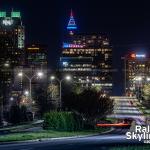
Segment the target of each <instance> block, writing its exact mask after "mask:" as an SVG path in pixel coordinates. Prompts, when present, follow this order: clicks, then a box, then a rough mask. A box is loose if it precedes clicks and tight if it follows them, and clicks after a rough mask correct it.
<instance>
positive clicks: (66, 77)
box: [50, 75, 71, 108]
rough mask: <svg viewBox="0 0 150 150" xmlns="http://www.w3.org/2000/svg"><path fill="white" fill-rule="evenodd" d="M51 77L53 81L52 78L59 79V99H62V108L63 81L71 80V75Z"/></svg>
mask: <svg viewBox="0 0 150 150" xmlns="http://www.w3.org/2000/svg"><path fill="white" fill-rule="evenodd" d="M50 79H51V81H52V80H57V81H58V82H59V100H60V104H59V105H60V108H61V107H62V82H63V81H65V80H66V81H70V80H71V76H69V75H67V76H65V77H64V78H63V79H61V80H60V79H58V78H56V77H55V76H51V77H50Z"/></svg>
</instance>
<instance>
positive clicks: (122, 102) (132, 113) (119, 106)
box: [109, 97, 145, 124]
mask: <svg viewBox="0 0 150 150" xmlns="http://www.w3.org/2000/svg"><path fill="white" fill-rule="evenodd" d="M114 99H115V109H114V114H112V115H109V117H112V118H118V119H125V118H132V119H133V120H135V121H136V123H137V124H142V123H143V122H144V120H145V116H144V115H143V113H142V112H141V111H140V110H139V108H138V107H137V106H136V103H137V102H138V100H137V99H136V98H134V97H131V98H130V97H115V98H114Z"/></svg>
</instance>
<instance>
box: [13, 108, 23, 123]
mask: <svg viewBox="0 0 150 150" xmlns="http://www.w3.org/2000/svg"><path fill="white" fill-rule="evenodd" d="M10 122H11V123H13V124H18V123H20V122H21V111H20V107H19V106H18V105H13V106H11V108H10Z"/></svg>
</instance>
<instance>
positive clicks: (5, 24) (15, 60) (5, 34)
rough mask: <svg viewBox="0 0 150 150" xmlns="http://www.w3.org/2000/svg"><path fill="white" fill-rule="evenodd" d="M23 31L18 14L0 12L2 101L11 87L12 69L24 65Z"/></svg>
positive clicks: (7, 96)
mask: <svg viewBox="0 0 150 150" xmlns="http://www.w3.org/2000/svg"><path fill="white" fill-rule="evenodd" d="M24 42H25V30H24V26H23V24H22V20H21V14H20V12H16V11H12V12H11V13H8V12H7V13H6V12H2V11H0V52H1V54H0V81H1V86H2V87H3V96H4V99H8V98H9V91H10V90H11V88H12V86H13V75H14V73H13V69H14V68H15V67H17V66H22V65H24Z"/></svg>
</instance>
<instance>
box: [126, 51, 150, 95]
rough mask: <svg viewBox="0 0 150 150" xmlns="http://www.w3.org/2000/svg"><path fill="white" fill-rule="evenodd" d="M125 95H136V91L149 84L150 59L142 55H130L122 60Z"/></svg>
mask: <svg viewBox="0 0 150 150" xmlns="http://www.w3.org/2000/svg"><path fill="white" fill-rule="evenodd" d="M124 64H125V93H126V94H127V95H129V96H135V95H137V91H139V89H141V88H142V87H143V85H144V84H145V83H147V82H150V78H149V77H150V57H149V56H147V55H146V54H143V53H134V52H133V53H130V54H128V55H126V56H125V58H124Z"/></svg>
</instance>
